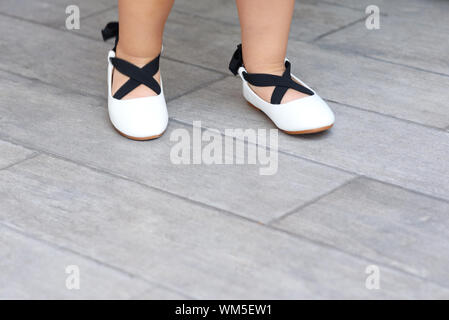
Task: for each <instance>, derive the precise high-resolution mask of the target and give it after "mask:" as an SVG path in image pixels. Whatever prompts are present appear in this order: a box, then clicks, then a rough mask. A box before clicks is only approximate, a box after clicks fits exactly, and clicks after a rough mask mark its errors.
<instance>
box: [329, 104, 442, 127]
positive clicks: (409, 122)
mask: <svg viewBox="0 0 449 320" xmlns="http://www.w3.org/2000/svg"><path fill="white" fill-rule="evenodd" d="M323 100H325V101H327V102H330V103H335V104H338V105H340V106H343V107H347V108H351V109H356V110H359V111H362V112H367V113H372V114H375V115H379V116H383V117H387V118H390V119H393V120H397V121H400V122H405V123H408V124H414V125H417V126H420V127H424V128H426V129H430V130H436V131H443V132H445V131H446V129H444V127H443V128H442V127H434V126H431V125H428V124H425V123H420V122H416V121H413V120H409V119H403V118H398V117H396V116H393V115H391V114H386V113H382V112H379V111H375V110H370V109H364V108H361V107H358V106H354V105H352V104H348V103H343V102H339V101H336V100H332V99H327V98H323ZM448 128H449V127H448Z"/></svg>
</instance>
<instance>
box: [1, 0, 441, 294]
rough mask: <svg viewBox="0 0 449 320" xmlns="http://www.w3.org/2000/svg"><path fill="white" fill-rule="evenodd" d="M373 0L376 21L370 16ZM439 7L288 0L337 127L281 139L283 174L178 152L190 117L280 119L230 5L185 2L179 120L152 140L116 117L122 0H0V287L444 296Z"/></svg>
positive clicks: (421, 1)
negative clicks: (267, 104) (252, 76)
mask: <svg viewBox="0 0 449 320" xmlns="http://www.w3.org/2000/svg"><path fill="white" fill-rule="evenodd" d="M70 4H77V5H79V6H80V9H81V29H80V30H77V31H68V30H66V29H65V26H64V21H65V17H66V15H65V8H66V6H67V5H70ZM370 4H375V5H378V6H379V7H380V9H381V13H382V17H381V29H380V30H376V31H369V30H367V29H366V28H365V26H364V17H365V7H366V6H367V5H370ZM448 14H449V2H447V1H437V0H427V1H426V0H407V1H406V0H393V1H386V0H369V1H368V0H363V1H358V0H357V1H356V0H338V1H337V0H335V1H334V0H301V1H298V2H297V7H296V9H295V15H294V21H293V26H292V32H291V41H290V45H289V58H290V60H291V61H292V62H293V67H294V72H295V74H297V75H299V76H300V77H301V78H303V79H305V80H306V81H307V82H308V83H310V84H311V85H312V86H313V87H315V88H316V89H318V91H319V92H320V93H321V95H322V96H323V98H325V99H326V100H327V101H328V102H329V103H330V105H331V106H332V108H333V109H334V110H335V112H336V115H337V123H336V126H335V128H333V129H332V130H331V131H330V132H328V133H325V134H319V135H314V136H308V137H292V136H287V135H284V134H282V133H280V134H279V169H278V173H277V174H276V175H273V176H261V175H259V172H258V167H257V166H255V165H239V166H237V165H234V166H232V165H227V166H225V165H222V166H220V165H212V166H208V165H190V166H188V165H186V166H179V165H174V164H172V163H171V162H170V158H169V155H170V150H171V148H172V147H173V145H174V144H175V142H172V141H170V134H171V133H172V132H173V131H174V130H176V129H180V128H184V129H187V130H191V124H192V121H196V120H201V121H202V126H203V128H213V129H217V130H218V132H216V133H215V134H216V135H217V137H221V136H222V137H223V138H224V139H226V140H230V141H232V137H226V136H225V132H224V130H225V129H226V128H254V129H257V128H273V125H272V123H271V122H270V121H269V120H267V119H266V118H265V117H264V116H263V115H262V114H260V113H258V112H256V111H255V110H253V109H250V108H249V107H247V106H246V104H245V103H244V101H243V98H242V97H241V92H240V83H239V81H238V80H237V79H235V78H233V77H231V76H229V74H228V72H227V70H226V66H227V63H228V60H229V58H230V56H231V54H232V52H233V50H234V47H235V45H236V44H237V43H238V42H239V26H238V19H237V15H236V9H235V3H234V1H232V0H226V1H225V0H177V1H176V4H175V7H174V10H173V12H172V14H171V16H170V19H169V23H168V25H167V28H166V33H165V39H164V47H165V51H164V57H163V59H162V63H161V70H162V74H163V77H164V89H165V91H166V92H167V98H168V107H169V114H170V117H171V122H170V125H169V128H168V130H167V133H166V134H165V135H164V136H163V137H162V138H160V139H158V140H155V141H152V142H146V143H137V142H132V141H129V140H126V139H124V138H122V137H121V136H119V135H117V134H116V133H115V132H114V131H113V129H112V128H111V126H110V124H109V122H108V119H107V112H106V98H105V71H106V53H107V50H108V49H109V48H110V47H111V43H107V44H105V43H103V42H102V41H101V39H100V33H99V30H100V29H101V28H102V27H103V25H104V24H105V23H106V22H108V21H109V20H111V19H115V18H116V16H117V12H116V3H115V0H101V1H87V0H46V1H43V0H14V1H12V0H11V1H10V0H4V1H1V2H0V28H1V29H2V30H3V32H2V37H1V41H0V52H1V53H2V59H0V150H1V152H0V299H8V298H66V299H81V298H118V299H131V298H137V299H157V298H160V299H189V298H193V299H203V298H209V299H214V298H218V299H221V298H269V299H270V298H271V299H293V298H367V299H381V298H387V299H389V298H449V281H448V279H449V271H448V270H447V266H448V264H449V238H448V235H447V230H448V227H449V162H448V161H447V160H448V159H449V110H448V108H447V106H446V104H447V101H448V98H449V93H448V90H447V88H448V87H449V59H448V58H447V52H448V50H449V46H448V42H447V33H448V32H449V29H448V25H447V24H444V23H440V24H438V27H437V26H436V24H435V21H444V20H446V21H447V19H448V17H449V16H448ZM220 135H221V136H220ZM246 145H247V146H248V147H253V148H257V150H262V151H267V150H265V149H266V146H265V145H264V144H260V145H257V146H254V145H252V144H251V143H246ZM68 265H77V266H79V268H80V274H81V289H80V290H68V289H67V288H66V286H65V282H66V277H67V274H66V272H65V268H66V267H67V266H68ZM369 265H376V266H378V267H379V268H380V275H381V277H380V281H381V282H380V283H381V288H380V289H379V290H368V289H367V288H366V287H365V280H366V277H367V274H366V273H365V269H366V267H367V266H369Z"/></svg>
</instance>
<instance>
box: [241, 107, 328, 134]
mask: <svg viewBox="0 0 449 320" xmlns="http://www.w3.org/2000/svg"><path fill="white" fill-rule="evenodd" d="M246 103H247V104H248V105H249V106H250V107H253V108H254V109H256V110H258V111H260V112H262V113H263V114H264V115H265V116H266V117H267V118H268V119H270V120H271V118H270V117H269V116H267V115H266V114H265V112H263V111H262V110H260V109H259V108H257V107H256V106H255V105H253V104H252V103H251V102H249V101H246ZM271 122H273V120H271ZM273 124H274V125H275V126H276V124H275V123H274V122H273ZM333 126H334V124H331V125H330V126H325V127H321V128H315V129H308V130H301V131H287V130H282V129H280V128H279V127H278V126H276V128H278V129H279V130H281V131H282V132H285V133H287V134H290V135H299V134H312V133H318V132H323V131H326V130H329V129H330V128H332V127H333Z"/></svg>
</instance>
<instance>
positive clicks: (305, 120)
mask: <svg viewBox="0 0 449 320" xmlns="http://www.w3.org/2000/svg"><path fill="white" fill-rule="evenodd" d="M276 113H277V116H275V117H274V118H275V119H276V120H275V123H276V125H277V126H278V127H279V128H280V129H282V130H284V131H290V132H301V131H309V130H318V129H321V128H328V127H330V126H332V125H333V124H334V122H335V116H334V113H333V112H332V110H331V109H330V108H329V106H328V105H327V103H326V102H324V101H323V100H322V99H321V98H320V97H319V96H318V95H316V94H315V95H313V96H310V97H307V98H302V99H298V100H295V101H292V102H289V103H286V104H284V105H279V110H277V111H276Z"/></svg>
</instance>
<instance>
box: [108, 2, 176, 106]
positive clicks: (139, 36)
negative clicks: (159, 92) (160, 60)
mask: <svg viewBox="0 0 449 320" xmlns="http://www.w3.org/2000/svg"><path fill="white" fill-rule="evenodd" d="M118 3H119V25H120V28H119V32H120V34H119V43H118V46H117V57H118V58H121V59H124V60H126V61H129V62H131V63H133V64H135V65H137V66H139V67H143V66H144V65H145V64H147V63H148V62H150V61H151V60H153V59H154V58H155V57H157V56H158V55H159V53H160V52H161V48H162V35H163V33H164V26H165V22H166V21H167V18H168V15H169V13H170V10H171V8H172V6H173V3H174V0H119V2H118ZM154 78H155V79H156V80H157V81H158V82H160V74H159V72H158V73H157V74H156V75H155V76H154ZM128 79H129V78H128V77H127V76H124V75H122V74H121V73H120V72H118V71H114V79H113V83H112V92H113V93H115V92H116V91H117V90H118V89H119V88H120V87H121V86H122V85H123V84H124V83H125V82H126V81H127V80H128ZM152 95H156V94H155V93H154V92H153V91H152V90H151V89H149V88H148V87H146V86H144V85H141V86H139V87H138V88H136V89H135V90H133V91H132V92H130V93H129V94H128V95H127V96H125V97H124V99H130V98H139V97H148V96H152Z"/></svg>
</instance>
